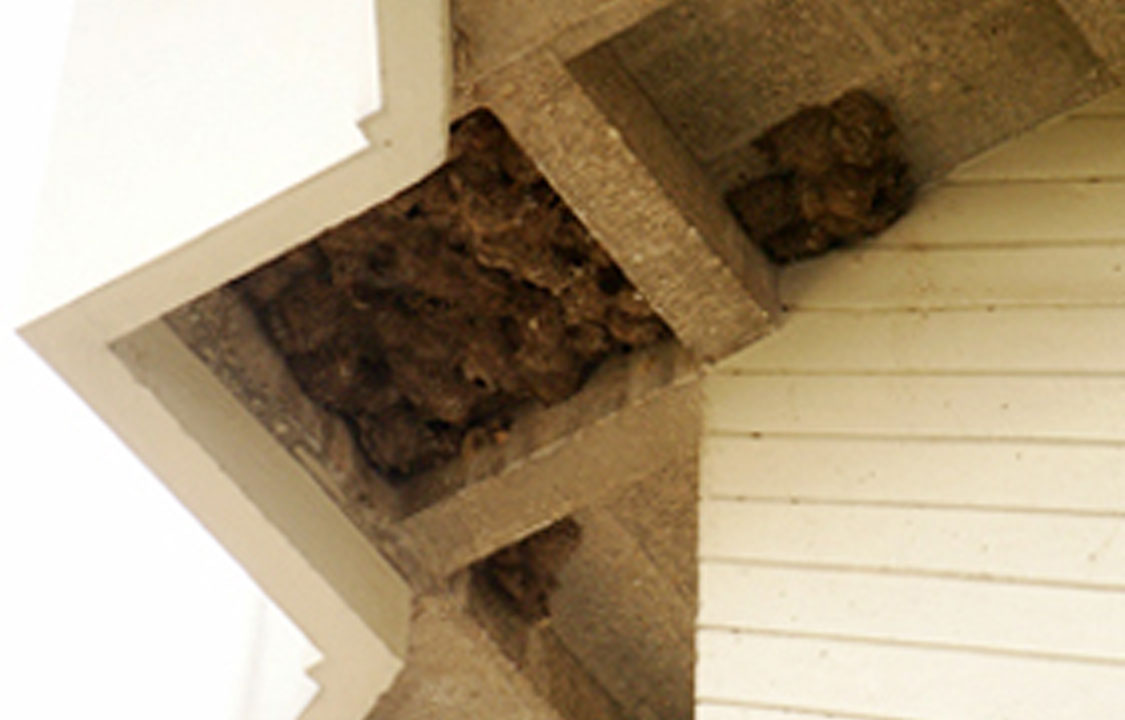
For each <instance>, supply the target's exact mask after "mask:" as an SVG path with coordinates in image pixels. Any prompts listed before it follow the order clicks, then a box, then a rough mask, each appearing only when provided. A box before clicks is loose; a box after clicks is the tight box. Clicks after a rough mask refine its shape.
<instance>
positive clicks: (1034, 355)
mask: <svg viewBox="0 0 1125 720" xmlns="http://www.w3.org/2000/svg"><path fill="white" fill-rule="evenodd" d="M1123 197H1125V191H1123ZM1122 205H1123V206H1125V202H1122ZM1123 224H1125V221H1123ZM1121 317H1122V315H1121V310H1120V309H1117V308H1065V309H1059V308H1038V307H1032V308H1015V309H1013V308H997V309H995V310H993V311H991V312H983V313H982V312H980V311H979V310H950V311H945V312H933V313H924V312H910V311H890V312H880V313H871V312H861V311H851V312H795V313H792V314H790V315H789V316H787V317H786V319H785V323H784V326H783V329H782V331H781V332H779V333H776V334H774V335H773V336H771V337H767V338H765V339H764V340H762V341H760V342H759V343H758V344H757V345H755V346H754V348H753V351H752V352H747V353H742V354H740V355H738V356H736V357H734V358H732V359H731V360H730V361H728V362H727V363H725V364H724V368H723V371H724V373H737V372H743V373H759V374H760V373H785V372H791V373H810V372H812V373H824V372H835V373H857V372H863V373H903V372H930V373H978V374H986V373H1060V372H1062V373H1121V368H1122V364H1123V363H1122V361H1121V358H1123V357H1125V332H1122V319H1121Z"/></svg>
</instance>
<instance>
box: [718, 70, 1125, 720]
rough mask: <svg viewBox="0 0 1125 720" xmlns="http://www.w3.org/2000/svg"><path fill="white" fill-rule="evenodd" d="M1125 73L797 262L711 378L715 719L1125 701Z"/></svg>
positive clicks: (1023, 718)
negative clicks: (854, 242)
mask: <svg viewBox="0 0 1125 720" xmlns="http://www.w3.org/2000/svg"><path fill="white" fill-rule="evenodd" d="M1122 268H1125V92H1119V93H1117V94H1115V95H1114V96H1113V97H1111V98H1107V99H1104V100H1102V101H1101V102H1099V103H1097V104H1094V105H1092V106H1090V108H1088V109H1086V110H1084V111H1082V112H1080V113H1076V114H1075V115H1074V116H1072V117H1070V118H1064V119H1062V120H1059V121H1056V122H1053V123H1051V124H1048V125H1047V126H1045V127H1044V128H1042V129H1040V130H1037V131H1034V132H1032V133H1029V134H1028V135H1027V136H1025V137H1023V138H1020V139H1018V140H1016V141H1014V142H1013V143H1011V144H1009V145H1008V146H1006V147H1003V148H1001V149H999V150H997V151H995V152H993V153H990V154H989V155H987V156H985V157H983V158H981V159H980V160H979V161H977V162H975V163H972V164H970V165H967V166H965V167H963V168H961V169H959V170H958V171H957V172H955V173H954V174H953V176H952V178H951V179H950V180H948V181H947V182H944V183H942V184H940V185H938V186H936V187H932V188H929V189H927V190H925V191H924V192H922V193H921V195H920V198H919V203H918V205H917V207H916V208H915V210H914V211H913V212H912V214H911V215H910V216H908V217H907V218H905V219H904V220H903V221H902V222H901V223H900V224H898V225H897V226H896V227H894V228H892V229H891V230H890V231H889V232H887V233H886V234H884V236H882V237H880V238H879V239H877V240H874V241H872V242H870V243H868V244H866V245H864V246H863V247H862V248H860V249H857V250H854V251H850V252H842V253H836V254H834V255H830V256H828V257H825V258H822V259H819V260H816V261H812V262H807V263H802V264H797V265H794V266H792V267H790V268H788V269H786V270H785V271H784V272H783V274H782V277H781V291H782V295H783V298H784V301H785V303H786V305H787V306H788V307H789V308H790V313H789V314H788V316H787V318H786V321H785V323H784V324H783V326H782V328H781V329H780V331H779V332H777V333H776V334H775V336H773V337H771V338H768V339H766V340H764V341H762V342H760V343H758V344H756V345H754V346H752V347H751V348H749V349H747V350H746V351H744V352H743V353H741V354H739V355H738V356H736V357H734V358H731V359H729V360H728V361H726V362H724V363H723V364H722V365H720V366H719V367H717V368H715V369H714V371H713V372H712V374H711V376H710V377H709V378H708V379H707V381H706V383H705V388H704V401H705V404H706V416H707V435H706V437H705V440H704V444H703V450H702V455H701V477H702V480H701V496H702V501H701V502H702V504H701V510H700V523H701V531H700V547H699V551H700V565H701V569H700V614H699V625H698V630H697V640H698V653H699V664H698V667H697V680H696V683H697V698H698V707H697V718H700V719H701V720H786V719H788V720H823V719H826V718H845V719H846V718H851V719H853V720H938V719H941V720H945V719H947V718H958V720H974V719H980V720H996V719H999V718H1012V719H1013V720H1014V719H1018V720H1028V719H1031V720H1037V719H1040V718H1042V719H1043V720H1048V719H1049V720H1057V719H1058V718H1097V719H1100V718H1119V717H1125V272H1123V270H1122Z"/></svg>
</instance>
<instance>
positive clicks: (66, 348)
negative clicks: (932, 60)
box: [20, 0, 451, 720]
mask: <svg viewBox="0 0 1125 720" xmlns="http://www.w3.org/2000/svg"><path fill="white" fill-rule="evenodd" d="M376 11H377V13H378V26H379V29H380V51H381V54H382V58H381V60H382V62H381V71H382V74H383V83H382V87H383V93H384V95H383V97H384V104H383V110H382V111H380V112H379V113H377V114H376V115H374V116H372V117H370V118H367V119H365V120H364V121H363V122H362V124H361V127H362V129H363V132H364V134H365V136H366V137H367V139H368V142H369V145H368V147H367V148H366V149H365V150H363V151H362V152H359V153H357V154H356V155H354V156H352V157H350V158H348V159H346V160H344V161H343V162H341V163H339V164H337V165H335V166H334V167H332V168H330V169H328V170H327V171H325V172H323V173H320V174H318V175H316V176H314V177H312V178H309V179H308V180H306V181H304V182H302V183H300V184H299V185H296V186H294V187H292V188H290V189H288V190H286V191H285V192H282V193H280V194H279V195H277V196H275V197H273V198H271V199H270V200H268V201H267V202H265V203H262V204H261V205H258V206H257V207H254V208H252V209H251V210H249V211H247V212H245V213H243V214H242V215H240V216H238V217H235V218H232V219H231V220H229V221H228V222H226V223H224V224H223V225H221V226H219V227H216V228H214V229H213V230H210V231H208V232H207V233H205V234H203V235H201V236H199V237H197V238H195V239H193V240H190V241H189V242H185V243H184V244H182V245H180V246H179V247H178V248H177V249H176V250H174V251H172V252H170V253H168V254H166V255H164V256H162V257H160V258H158V259H156V260H154V261H152V262H150V263H148V264H146V265H144V266H141V267H138V268H136V269H134V270H132V271H131V272H128V273H126V274H124V275H121V276H119V277H116V278H106V283H105V284H104V285H102V286H101V287H99V288H98V289H97V290H94V291H92V292H90V293H88V294H87V295H85V296H83V297H81V298H78V299H77V300H75V301H73V302H71V303H69V304H67V305H65V306H63V307H61V308H58V309H56V310H54V311H52V312H50V313H48V314H47V315H45V316H43V317H41V318H39V319H38V320H35V321H34V322H31V323H30V324H28V325H26V326H24V327H23V328H22V329H21V330H20V332H21V334H22V335H23V337H24V338H25V339H26V340H27V341H28V342H29V343H30V344H31V345H32V346H33V347H34V348H35V349H36V350H37V351H38V352H39V353H40V354H41V355H42V356H43V357H44V358H45V359H46V360H47V361H48V362H49V363H50V364H51V365H52V366H53V367H54V368H55V369H56V371H58V373H59V374H60V375H61V376H62V377H63V378H64V379H65V380H66V381H67V382H69V383H70V384H71V385H72V386H73V387H74V389H75V390H76V391H77V392H78V393H79V394H80V395H81V396H82V397H83V399H84V400H85V401H86V402H87V403H89V404H90V406H91V407H92V408H94V410H95V411H97V412H98V413H99V414H100V415H101V416H102V418H103V419H104V420H105V421H106V422H107V423H108V424H109V425H110V426H111V427H112V428H113V429H114V430H115V431H116V432H117V433H118V434H119V435H120V436H121V437H122V439H123V440H124V441H125V442H126V443H127V444H128V445H129V446H130V447H131V448H132V449H133V451H134V452H136V453H137V455H138V456H139V457H140V458H141V459H142V460H143V461H144V462H145V463H146V464H148V465H149V467H151V468H152V469H153V470H154V472H155V473H156V474H157V475H158V476H159V477H160V478H161V480H162V481H163V482H164V483H165V484H166V485H167V486H168V487H169V489H170V490H171V491H172V492H173V493H174V494H175V495H176V496H177V497H178V498H179V499H180V500H181V501H182V502H183V503H184V504H185V505H186V506H187V507H188V508H189V509H190V510H191V511H192V512H193V513H194V514H195V515H196V516H197V517H198V518H199V519H200V521H201V522H202V523H203V524H204V525H205V526H206V527H207V528H208V529H209V530H210V531H211V532H212V533H213V534H214V535H215V537H216V538H217V539H218V540H219V541H220V542H221V543H223V544H224V545H225V546H226V547H227V549H228V550H230V552H231V553H232V554H233V555H234V556H235V557H236V558H237V559H238V560H239V561H240V562H241V563H242V564H243V565H244V566H245V568H246V569H247V571H248V572H249V573H250V574H251V575H252V576H253V577H254V578H255V579H256V580H257V581H258V582H259V583H260V584H261V585H262V587H263V589H264V590H265V591H266V592H267V593H268V594H269V595H270V596H271V597H272V598H273V599H274V601H275V602H277V604H278V605H279V606H280V607H281V608H282V609H284V610H285V611H286V612H288V613H289V614H290V616H291V617H292V618H293V619H294V621H295V622H296V623H297V624H298V625H299V626H300V627H301V628H302V629H303V630H304V631H305V632H306V633H307V634H308V636H309V638H310V640H311V641H312V642H313V643H315V644H316V645H317V647H318V648H320V650H321V651H322V652H323V654H324V656H325V660H324V661H323V663H322V664H321V665H320V666H318V668H316V669H315V671H314V672H313V675H314V677H315V679H316V680H317V681H318V682H319V683H320V685H321V691H320V693H319V695H318V696H317V698H316V699H315V700H314V702H313V703H312V704H311V705H310V707H309V708H308V710H307V711H306V713H305V715H304V717H305V718H306V719H307V720H320V719H322V718H323V719H325V720H327V719H328V718H334V719H340V718H345V719H346V718H359V717H363V716H365V715H366V714H367V713H368V712H369V710H370V708H371V705H372V703H373V702H374V701H375V699H376V698H377V697H378V695H379V694H380V693H381V692H382V691H383V690H384V689H385V688H386V687H387V686H389V684H390V683H391V682H392V681H393V679H394V677H395V675H396V674H397V672H398V670H399V668H400V666H401V658H402V655H403V654H404V652H405V645H406V636H407V629H408V624H409V613H410V593H409V589H408V587H407V585H406V583H405V582H404V581H403V580H402V578H401V577H399V576H398V574H397V573H396V572H394V570H393V569H392V568H391V567H390V566H389V564H387V563H386V561H385V560H383V559H382V558H381V557H380V556H378V555H377V554H376V553H375V552H374V551H373V550H372V548H371V545H370V544H369V543H368V542H367V541H366V540H365V539H364V538H363V537H362V536H361V535H360V533H359V532H358V531H357V530H356V529H355V528H354V526H352V525H351V524H350V523H349V522H348V520H347V519H346V518H345V517H344V515H343V514H342V513H341V512H340V511H339V510H338V509H337V508H335V506H332V505H331V503H330V502H329V500H328V498H327V497H326V496H325V495H324V493H323V492H320V491H319V490H317V489H316V486H315V482H314V481H313V479H312V478H310V477H308V475H307V474H306V473H305V472H304V471H303V470H301V469H300V467H299V466H298V465H297V464H296V462H295V461H293V459H292V458H290V457H289V456H288V455H287V454H286V453H285V452H284V451H283V450H282V449H281V448H280V447H279V446H278V445H277V444H276V443H275V442H274V441H273V440H272V439H271V438H269V436H268V434H267V433H265V432H264V430H262V429H261V428H260V427H259V426H258V425H257V424H256V422H254V421H253V419H252V418H251V417H250V416H249V414H248V413H246V411H245V410H242V409H241V408H240V407H239V406H238V405H237V403H234V401H233V400H232V399H231V398H230V396H229V395H228V394H227V393H226V391H225V390H224V389H223V388H222V387H221V386H220V385H219V383H218V382H217V381H216V380H215V379H214V378H213V377H212V376H211V375H210V374H209V373H207V372H206V371H205V370H204V369H203V368H202V365H201V364H200V363H199V362H198V361H197V360H196V359H195V358H194V357H193V356H192V355H191V354H190V353H189V352H188V351H187V349H186V348H184V347H183V345H182V344H180V343H179V341H178V340H176V338H175V337H174V336H173V335H172V334H171V333H170V332H168V331H167V330H166V328H164V327H163V325H161V324H159V323H156V324H152V323H153V321H154V320H157V319H158V318H159V317H160V316H161V315H163V314H164V313H165V312H167V311H169V310H171V309H172V308H174V307H177V306H179V305H180V304H182V303H184V302H185V301H187V300H189V299H191V298H193V297H196V296H198V295H199V294H201V293H204V292H206V291H208V290H210V289H212V288H214V287H216V286H218V285H220V284H222V283H224V282H225V281H227V280H229V279H230V278H232V277H235V276H237V275H240V274H242V273H243V272H245V271H247V270H249V269H251V268H253V267H255V266H257V265H259V264H260V263H262V262H264V261H266V260H268V259H270V258H272V257H274V256H276V255H278V254H279V253H281V252H284V251H285V250H287V249H289V248H291V247H293V246H295V245H297V244H299V243H301V242H303V241H304V240H307V239H308V238H309V237H311V236H312V235H314V234H315V233H316V232H318V231H319V230H321V229H323V228H325V227H327V226H329V225H331V224H334V223H336V222H339V221H341V220H343V219H344V218H346V217H348V216H350V215H353V214H355V213H357V212H359V211H361V210H362V209H364V208H366V207H369V206H370V205H372V204H373V203H375V202H378V201H380V200H382V199H385V198H387V197H390V196H391V195H393V194H394V193H395V192H396V191H398V190H400V189H401V188H403V187H406V186H408V185H410V184H412V183H413V182H415V181H417V180H418V179H420V178H421V177H423V176H424V175H425V174H427V173H428V172H430V171H431V170H432V169H434V168H435V167H436V166H437V165H438V164H439V163H440V162H441V161H442V159H443V158H444V154H445V142H446V132H447V128H448V122H449V117H448V112H449V110H448V108H449V97H450V78H451V71H450V67H449V42H448V16H447V13H448V9H447V4H446V3H445V2H443V0H380V2H378V4H377V6H376ZM75 242H81V239H80V238H76V239H75ZM126 336H129V337H128V339H125V338H126ZM118 341H122V342H121V343H120V344H119V347H120V350H121V353H122V356H124V357H127V358H128V359H129V366H130V367H129V368H127V367H126V365H125V364H124V363H123V362H122V357H119V356H118V354H117V353H116V352H115V348H114V344H115V343H118ZM130 370H131V371H130ZM142 380H143V381H144V382H142ZM145 383H147V385H146V384H145ZM150 386H151V387H150Z"/></svg>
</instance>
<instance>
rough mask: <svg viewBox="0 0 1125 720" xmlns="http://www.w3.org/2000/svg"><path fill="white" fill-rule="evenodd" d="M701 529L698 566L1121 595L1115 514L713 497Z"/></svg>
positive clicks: (1124, 535)
mask: <svg viewBox="0 0 1125 720" xmlns="http://www.w3.org/2000/svg"><path fill="white" fill-rule="evenodd" d="M700 522H701V523H703V524H704V527H706V528H707V533H706V534H705V535H704V536H703V537H701V538H700V546H699V555H700V557H701V558H702V559H705V560H711V559H714V560H718V561H722V562H735V563H737V562H739V561H746V562H751V563H752V562H756V561H763V562H767V563H782V564H795V565H808V566H817V567H825V566H828V567H842V568H853V569H867V568H877V569H881V570H892V571H901V572H904V573H937V574H942V575H949V576H963V577H970V578H971V577H995V578H1003V579H1010V580H1019V581H1026V582H1029V583H1041V584H1059V583H1062V584H1073V585H1082V586H1097V587H1103V586H1104V587H1107V588H1118V589H1122V588H1125V521H1123V520H1122V518H1116V517H1083V516H1073V515H1052V514H1032V513H1026V514H1025V513H1009V512H992V511H980V510H961V509H944V508H937V509H933V508H914V507H904V508H897V507H872V506H865V505H809V504H790V503H777V502H759V501H749V502H731V501H723V500H713V501H710V502H708V503H706V504H705V505H704V507H703V508H702V513H701V518H700Z"/></svg>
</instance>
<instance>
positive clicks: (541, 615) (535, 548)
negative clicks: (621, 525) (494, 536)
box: [472, 517, 582, 624]
mask: <svg viewBox="0 0 1125 720" xmlns="http://www.w3.org/2000/svg"><path fill="white" fill-rule="evenodd" d="M581 541H582V527H581V526H580V525H579V524H578V523H577V522H576V521H575V520H574V519H573V518H569V517H568V518H563V519H562V520H559V521H558V522H556V523H554V524H553V525H550V526H548V527H546V528H544V529H543V530H540V531H539V532H537V533H534V534H532V535H529V536H528V537H526V538H524V539H523V540H521V541H519V542H517V543H513V544H512V545H509V546H508V547H505V548H501V549H500V550H497V551H496V552H495V553H493V554H492V555H490V556H488V557H487V558H485V559H484V560H482V561H480V562H479V563H476V564H475V565H474V566H473V568H472V570H473V572H474V573H475V574H477V575H478V576H479V577H481V578H482V579H483V580H484V581H485V582H487V583H488V584H489V585H490V586H491V587H492V589H493V590H495V591H496V592H497V593H499V595H500V597H502V598H503V599H504V602H505V603H506V604H507V605H508V606H509V607H510V608H511V609H512V610H514V611H515V613H516V614H517V615H519V617H521V618H522V619H524V620H525V621H527V622H529V623H531V624H539V623H543V622H545V621H546V620H548V619H549V618H550V617H551V606H550V596H551V592H552V591H553V590H554V589H555V588H557V587H558V585H559V580H558V573H559V572H560V571H561V570H562V568H563V566H565V565H566V562H567V561H568V560H569V559H570V557H571V555H573V554H574V551H575V550H576V549H578V545H579V543H580V542H581Z"/></svg>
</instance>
